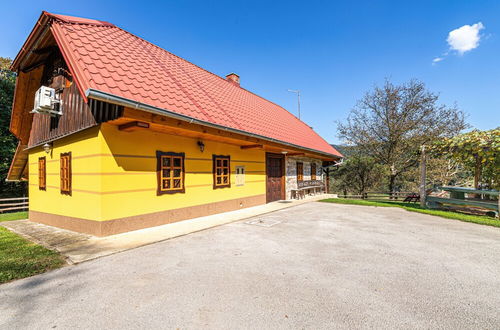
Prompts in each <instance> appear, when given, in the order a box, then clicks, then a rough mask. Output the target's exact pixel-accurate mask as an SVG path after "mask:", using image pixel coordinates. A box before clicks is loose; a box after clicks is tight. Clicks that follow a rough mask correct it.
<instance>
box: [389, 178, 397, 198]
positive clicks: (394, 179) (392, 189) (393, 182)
mask: <svg viewBox="0 0 500 330" xmlns="http://www.w3.org/2000/svg"><path fill="white" fill-rule="evenodd" d="M395 182H396V175H395V174H391V175H390V176H389V193H390V196H391V197H390V199H393V193H394V185H395Z"/></svg>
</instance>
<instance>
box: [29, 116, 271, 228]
mask: <svg viewBox="0 0 500 330" xmlns="http://www.w3.org/2000/svg"><path fill="white" fill-rule="evenodd" d="M204 143H205V151H204V152H203V153H202V152H200V150H199V147H198V145H197V140H196V139H192V138H186V137H181V136H174V135H167V134H162V133H157V132H152V131H149V130H140V131H135V132H123V131H119V130H118V128H117V127H116V126H112V125H109V124H102V125H101V126H100V127H99V128H93V129H91V130H87V131H84V132H81V133H77V134H74V135H72V136H70V137H67V138H64V139H61V140H58V141H55V142H54V149H53V152H52V156H47V191H40V190H39V189H38V157H40V156H43V155H46V154H45V152H44V151H43V150H42V149H41V147H40V148H37V149H35V150H33V151H31V152H30V158H29V166H30V168H29V173H30V209H31V210H35V211H40V212H45V213H53V214H58V215H65V216H71V217H77V218H84V219H89V220H97V221H104V220H112V219H117V218H123V217H129V216H134V215H141V214H147V213H153V212H159V211H165V210H171V209H177V208H183V207H189V206H195V205H200V204H209V203H212V202H219V201H225V200H230V199H237V198H242V197H250V196H256V195H264V194H265V193H266V186H265V152H264V151H262V150H256V149H248V150H241V149H240V148H239V147H238V146H233V145H228V144H222V143H217V142H212V141H204ZM157 150H159V151H165V152H184V153H185V154H186V159H185V171H186V175H185V188H186V192H185V193H176V194H165V195H161V196H157V195H156V190H157V176H156V151H157ZM68 151H71V152H72V171H73V175H72V188H73V193H72V196H66V195H62V194H61V193H60V190H59V186H60V185H59V178H60V177H59V154H60V153H63V152H68ZM213 154H217V155H230V156H231V188H221V189H213V186H212V185H213V174H212V155H213ZM240 165H241V166H245V170H246V174H245V184H244V185H243V186H236V184H235V180H236V175H235V171H236V166H240ZM243 206H244V205H243Z"/></svg>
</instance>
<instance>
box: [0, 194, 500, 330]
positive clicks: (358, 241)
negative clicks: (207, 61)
mask: <svg viewBox="0 0 500 330" xmlns="http://www.w3.org/2000/svg"><path fill="white" fill-rule="evenodd" d="M247 222H250V223H247ZM499 261H500V230H499V228H494V227H487V226H481V225H476V224H471V223H465V222H460V221H456V220H448V219H443V218H439V217H433V216H428V215H423V214H419V213H411V212H407V211H405V210H402V209H398V208H375V207H366V206H353V205H340V204H339V205H337V204H327V203H318V202H314V203H308V204H303V205H299V206H296V207H292V208H289V209H285V210H281V211H277V212H274V213H270V214H267V215H263V216H258V217H256V218H254V219H249V220H245V221H240V222H236V223H232V224H228V225H224V226H221V227H216V228H212V229H209V230H205V231H201V232H198V233H193V234H190V235H187V236H183V237H178V238H175V239H171V240H168V241H164V242H160V243H156V244H152V245H149V246H145V247H141V248H137V249H133V250H130V251H126V252H122V253H118V254H115V255H111V256H108V257H103V258H100V259H96V260H93V261H89V262H85V263H81V264H78V265H76V266H68V267H65V268H62V269H58V270H55V271H52V272H49V273H46V274H42V275H38V276H34V277H31V278H27V279H24V280H19V281H15V282H12V283H7V284H4V285H1V286H0V328H1V329H17V328H19V329H21V328H23V329H25V328H36V329H52V328H57V329H69V328H71V329H89V328H120V329H129V328H136V329H139V328H141V329H144V328H166V329H177V328H179V329H197V328H211V329H239V328H251V329H285V328H286V329H288V328H298V329H304V328H305V329H332V328H405V329H408V328H447V329H459V328H481V329H495V328H500V307H499V306H500V262H499Z"/></svg>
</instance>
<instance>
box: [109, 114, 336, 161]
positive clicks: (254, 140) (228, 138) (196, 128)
mask: <svg viewBox="0 0 500 330" xmlns="http://www.w3.org/2000/svg"><path fill="white" fill-rule="evenodd" d="M131 121H143V122H147V123H150V130H152V131H156V132H160V133H165V134H172V135H178V136H185V137H191V138H195V139H201V140H210V141H217V142H223V143H228V144H232V145H235V146H238V147H241V146H242V144H243V143H248V144H262V145H263V149H264V150H266V151H269V152H276V153H279V152H281V151H283V150H284V148H286V149H285V150H290V151H292V152H297V153H299V152H300V153H302V154H304V155H305V156H308V157H312V158H318V159H322V160H332V158H331V157H327V156H325V155H322V154H317V153H315V152H305V153H304V151H302V150H301V149H300V148H296V147H293V146H286V147H284V146H283V145H282V144H280V143H278V142H271V141H266V140H264V139H261V138H258V137H252V136H248V135H243V134H239V133H235V132H228V131H225V130H222V129H217V128H214V127H209V126H205V125H201V124H197V123H189V122H187V121H180V120H178V119H173V118H169V117H166V116H161V115H156V114H151V113H148V112H146V111H142V110H137V109H132V108H128V107H125V109H124V111H123V116H122V117H120V118H118V119H115V120H111V121H108V122H107V123H108V124H111V125H116V126H120V125H123V124H126V123H128V122H131Z"/></svg>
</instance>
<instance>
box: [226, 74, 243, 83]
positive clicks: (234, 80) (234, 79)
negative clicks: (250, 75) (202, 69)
mask: <svg viewBox="0 0 500 330" xmlns="http://www.w3.org/2000/svg"><path fill="white" fill-rule="evenodd" d="M226 80H227V81H229V82H231V83H233V84H235V85H236V86H239V85H240V76H238V75H237V74H236V73H233V72H232V73H230V74H228V75H226Z"/></svg>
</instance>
